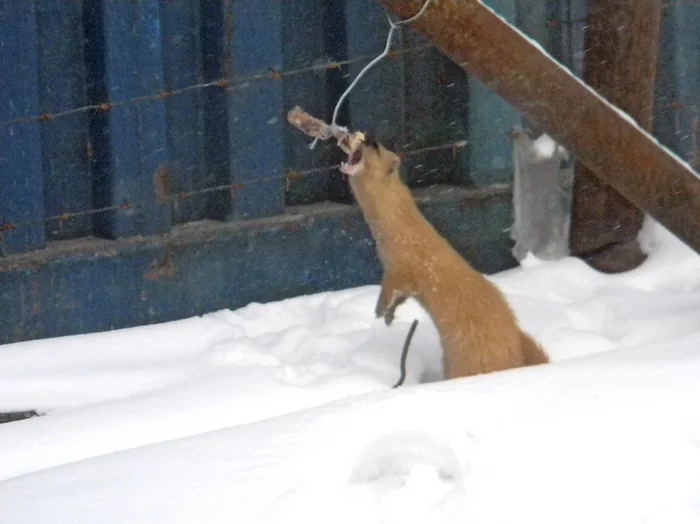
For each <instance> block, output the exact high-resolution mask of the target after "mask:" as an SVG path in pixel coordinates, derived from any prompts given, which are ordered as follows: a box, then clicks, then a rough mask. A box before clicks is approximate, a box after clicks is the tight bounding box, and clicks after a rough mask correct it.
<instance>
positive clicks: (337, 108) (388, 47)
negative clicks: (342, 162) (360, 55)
mask: <svg viewBox="0 0 700 524" xmlns="http://www.w3.org/2000/svg"><path fill="white" fill-rule="evenodd" d="M432 1H433V0H425V3H424V4H423V7H421V9H420V11H418V13H416V14H415V15H413V16H412V17H411V18H407V19H406V20H401V21H399V22H394V21H393V20H392V19H391V17H390V16H389V14H388V13H387V15H386V17H387V20H388V21H389V34H388V35H387V37H386V45H385V46H384V51H382V53H381V54H380V55H379V56H377V57H375V58H374V59H373V60H372V61H371V62H370V63H369V64H367V65H366V66H365V67H363V68H362V71H360V72H359V73H358V74H357V76H356V77H355V79H354V80H353V81H352V83H351V84H350V85H349V86H348V88H347V89H346V90H345V92H344V93H343V94H342V95H340V98H339V99H338V102H337V103H336V104H335V109H334V110H333V119H332V120H331V123H330V127H331V129H337V128H338V124H337V123H336V120H337V118H338V113H339V112H340V107H341V106H342V105H343V102H344V101H345V99H346V98H347V97H348V95H349V94H350V92H351V91H352V90H353V89H354V88H355V86H356V85H357V83H358V82H359V80H360V79H361V78H362V77H363V76H364V75H365V73H366V72H367V71H369V70H370V69H372V68H373V67H374V66H375V65H376V64H378V63H379V62H380V61H381V60H382V59H383V58H385V57H386V56H388V55H389V51H391V44H392V43H393V41H394V32H395V31H396V30H397V29H398V28H399V27H401V26H402V25H404V24H410V23H412V22H415V21H416V20H418V19H419V18H420V17H421V16H423V15H424V14H425V12H426V11H427V10H428V6H429V5H430V2H432ZM317 143H318V138H315V139H314V141H313V142H312V143H311V145H310V146H309V149H313V148H315V147H316V144H317Z"/></svg>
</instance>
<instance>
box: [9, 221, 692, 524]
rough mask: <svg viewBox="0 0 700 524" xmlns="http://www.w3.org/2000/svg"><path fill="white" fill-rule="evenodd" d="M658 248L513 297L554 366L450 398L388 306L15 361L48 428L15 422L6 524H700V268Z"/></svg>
mask: <svg viewBox="0 0 700 524" xmlns="http://www.w3.org/2000/svg"><path fill="white" fill-rule="evenodd" d="M643 240H644V244H645V248H646V249H647V250H648V251H649V252H650V253H651V256H650V258H649V260H648V261H647V262H646V263H645V264H644V265H643V266H642V267H641V268H639V269H637V270H635V271H632V272H630V273H627V274H624V275H617V276H606V275H600V274H597V273H595V272H593V271H592V270H590V269H589V268H587V267H586V266H585V265H584V264H583V263H582V262H580V261H577V260H575V259H564V260H560V261H557V262H551V263H540V262H539V261H537V260H533V259H526V260H525V262H524V264H523V267H522V268H519V269H516V270H512V271H509V272H505V273H501V274H499V275H496V276H494V277H493V280H494V281H495V282H496V283H497V284H498V285H499V286H500V287H501V288H502V289H503V290H504V291H505V292H506V294H507V295H508V298H509V299H510V301H511V303H512V304H513V307H514V308H515V309H516V311H517V313H518V315H519V317H520V319H521V323H522V325H523V326H524V327H525V328H526V329H527V330H528V331H530V332H531V333H532V334H533V335H534V336H535V337H536V338H537V339H539V340H540V341H541V342H542V343H543V344H544V345H545V347H546V349H547V350H548V351H549V353H550V354H551V355H552V357H553V359H554V361H555V362H554V363H553V364H550V365H547V366H540V367H537V368H530V369H521V370H512V371H507V372H502V373H494V374H491V375H487V376H480V377H473V378H468V379H462V380H457V381H451V382H435V381H434V380H435V379H436V377H439V374H440V371H441V370H440V358H439V350H438V344H437V338H436V334H435V331H434V329H433V327H432V325H431V324H430V322H429V321H428V320H427V318H426V316H425V314H424V313H422V312H421V311H420V309H419V308H418V307H417V306H416V305H415V304H412V303H411V304H407V305H406V306H404V308H403V309H400V310H399V312H398V316H397V320H396V321H395V323H394V325H393V326H392V327H391V328H387V327H385V326H384V324H383V323H382V322H381V321H378V320H375V319H374V318H373V315H372V311H373V307H374V301H375V297H376V293H377V288H375V287H366V288H360V289H352V290H347V291H343V292H339V293H328V294H320V295H314V296H309V297H303V298H298V299H293V300H288V301H284V302H279V303H274V304H267V305H257V304H253V305H250V306H248V307H246V308H243V309H241V310H238V311H220V312H218V313H215V314H211V315H207V316H205V317H203V318H192V319H188V320H184V321H180V322H173V323H169V324H162V325H158V326H151V327H145V328H136V329H129V330H123V331H115V332H110V333H103V334H94V335H87V336H76V337H69V338H64V339H54V340H46V341H37V342H28V343H22V344H15V345H6V346H0V411H8V410H21V409H38V410H40V411H44V412H46V416H44V417H40V418H34V419H30V420H26V421H22V422H15V423H10V424H4V425H0V450H2V451H1V454H0V457H1V459H0V522H1V523H2V524H5V523H8V524H45V523H71V524H74V523H81V524H83V523H85V524H87V523H110V524H111V523H114V524H117V523H119V524H122V523H130V524H136V523H160V524H170V523H174V522H188V523H202V524H212V523H218V522H221V523H223V522H226V523H252V522H256V523H287V522H290V523H291V522H296V521H298V522H300V523H303V524H311V523H327V522H333V523H345V522H347V523H353V524H359V523H363V524H369V523H375V522H376V523H379V522H387V523H389V522H391V523H393V522H396V523H402V524H406V523H412V522H421V523H428V522H430V523H451V522H455V523H457V522H459V523H470V524H485V523H489V524H491V523H518V524H521V523H537V524H549V523H552V524H562V523H566V524H574V523H582V524H583V523H585V524H591V523H596V524H601V523H610V524H626V523H635V524H676V523H678V524H685V523H691V522H696V523H697V522H700V257H697V256H696V255H694V254H693V253H692V252H690V251H689V250H688V249H687V248H686V247H684V246H683V245H681V244H680V243H679V242H678V241H676V240H675V239H673V238H672V237H670V236H669V235H668V233H666V232H665V231H664V230H662V229H661V228H660V227H658V226H653V227H650V228H648V229H647V230H646V231H645V232H644V234H643ZM416 317H417V318H419V319H420V320H421V323H420V324H419V326H418V330H417V332H416V336H415V337H414V340H413V344H412V346H411V351H410V354H409V359H408V371H409V377H408V381H407V385H406V386H405V387H403V388H401V389H399V390H392V389H390V386H391V384H393V383H394V382H395V381H396V379H397V377H398V361H399V353H400V350H401V346H402V343H403V339H404V337H405V334H406V332H407V330H408V327H409V324H410V322H411V321H412V320H413V318H416ZM419 381H422V382H426V381H433V382H432V383H424V384H422V385H417V383H418V382H419Z"/></svg>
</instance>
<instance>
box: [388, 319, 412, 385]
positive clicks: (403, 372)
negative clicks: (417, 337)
mask: <svg viewBox="0 0 700 524" xmlns="http://www.w3.org/2000/svg"><path fill="white" fill-rule="evenodd" d="M417 327H418V319H416V320H414V321H413V322H412V323H411V329H409V330H408V335H406V341H405V342H404V343H403V349H402V350H401V377H399V381H398V382H397V383H396V384H394V385H393V386H392V387H394V388H398V387H399V386H400V385H401V384H403V381H404V380H406V357H408V346H410V345H411V339H412V338H413V333H415V331H416V328H417Z"/></svg>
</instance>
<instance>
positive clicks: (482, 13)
mask: <svg viewBox="0 0 700 524" xmlns="http://www.w3.org/2000/svg"><path fill="white" fill-rule="evenodd" d="M379 2H380V3H381V4H382V5H383V6H384V7H385V8H387V9H388V10H389V11H390V12H392V13H394V14H396V15H398V17H400V18H402V19H406V18H409V17H411V16H413V15H414V14H415V13H417V12H418V10H419V9H420V8H421V6H422V4H423V0H379ZM411 27H412V28H413V29H414V30H416V31H418V32H419V33H421V34H423V35H424V36H426V37H427V38H429V39H430V40H431V41H432V42H433V44H434V45H435V46H436V47H437V48H439V49H440V50H441V51H442V52H444V53H445V54H446V55H447V56H448V57H450V58H451V59H452V60H453V61H454V62H456V63H457V64H459V65H460V66H461V67H463V68H464V69H465V70H466V71H467V72H468V73H470V74H472V75H474V76H476V77H478V78H479V79H480V80H481V81H482V82H483V83H485V84H486V85H487V86H488V87H489V88H490V89H492V90H493V91H494V92H495V93H497V94H498V95H500V96H501V97H503V98H504V99H505V100H506V101H508V102H509V103H510V104H511V105H513V106H514V107H515V108H517V109H518V110H519V111H520V112H522V113H523V114H524V115H525V116H527V117H528V118H530V119H531V120H532V121H533V122H534V123H536V124H537V125H538V126H539V127H541V128H542V129H544V130H545V131H546V132H547V134H549V135H550V136H551V137H552V138H554V139H555V140H557V141H558V142H559V143H561V144H562V145H564V146H565V147H566V148H567V149H569V151H571V152H572V153H573V154H575V155H576V156H577V157H578V159H580V161H581V162H582V163H583V164H584V165H586V167H588V168H589V169H590V170H591V171H592V172H593V173H595V175H596V176H597V177H598V178H600V179H601V180H603V181H604V182H606V183H609V184H610V186H611V187H612V188H614V189H615V190H616V191H618V192H619V193H620V194H621V195H623V196H624V197H625V198H626V199H627V200H629V201H630V202H632V203H633V204H634V205H636V206H637V207H639V208H640V209H642V210H644V211H646V212H647V213H649V214H650V215H651V216H652V217H654V218H655V219H656V220H658V221H659V222H660V223H661V224H663V225H664V226H665V227H666V228H667V229H669V230H670V231H671V232H673V233H674V234H675V235H676V236H678V237H679V238H680V239H681V240H683V241H684V242H686V243H687V244H688V245H690V246H691V247H692V248H693V249H694V250H695V251H697V252H700V219H699V217H700V177H699V176H698V174H697V173H696V172H695V171H694V170H693V169H692V168H691V167H690V166H689V165H688V164H687V163H685V162H683V161H682V160H680V159H679V158H678V157H676V156H675V155H673V154H672V153H671V152H670V151H669V150H668V149H666V148H664V147H663V146H661V145H660V144H659V143H658V141H657V140H656V139H655V138H653V137H652V136H651V135H650V134H649V133H647V132H646V131H644V130H643V129H642V128H640V127H639V126H638V125H637V124H636V123H635V122H634V120H632V118H630V117H629V116H627V115H626V114H624V113H622V112H621V111H619V110H618V109H617V108H616V107H615V106H613V105H612V104H610V103H608V102H607V101H605V99H603V98H602V97H601V96H600V95H598V94H597V93H596V92H595V91H594V90H592V89H591V88H589V87H588V86H586V85H585V84H583V83H582V82H581V81H580V80H578V79H577V78H576V77H574V76H573V75H571V74H570V73H569V72H568V71H567V70H566V69H565V68H564V67H563V66H561V65H560V64H558V63H557V62H556V61H555V60H554V59H553V58H551V57H550V56H549V55H548V54H547V53H545V52H544V51H543V50H542V49H541V47H540V46H538V45H537V44H536V43H534V42H532V41H531V40H530V39H528V38H527V37H526V36H525V35H523V34H522V33H521V32H520V31H518V30H517V29H515V28H514V27H513V26H511V25H510V24H508V23H507V22H505V21H504V20H503V19H502V18H501V17H499V16H498V15H497V14H496V13H495V12H493V11H492V10H491V9H489V8H488V7H486V6H485V5H483V4H482V3H481V2H480V1H479V0H437V1H434V2H433V3H432V4H431V6H430V7H429V8H428V10H427V12H426V13H425V16H422V17H421V18H419V19H418V20H416V21H415V22H413V23H412V24H411Z"/></svg>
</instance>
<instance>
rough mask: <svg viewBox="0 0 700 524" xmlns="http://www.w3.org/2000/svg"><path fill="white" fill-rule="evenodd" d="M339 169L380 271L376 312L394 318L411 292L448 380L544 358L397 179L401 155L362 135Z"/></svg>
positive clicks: (497, 296)
mask: <svg viewBox="0 0 700 524" xmlns="http://www.w3.org/2000/svg"><path fill="white" fill-rule="evenodd" d="M362 138H364V140H362V141H360V143H359V145H357V147H356V148H353V150H352V151H350V152H349V158H348V162H347V163H344V164H343V165H342V167H341V171H342V172H343V173H346V174H347V175H348V179H349V182H350V187H351V188H352V191H353V194H354V195H355V198H356V200H357V202H358V204H359V205H360V208H361V210H362V213H363V215H364V217H365V221H366V222H367V224H368V225H369V228H370V231H371V232H372V236H373V237H374V239H375V242H376V245H377V251H378V255H379V259H380V261H381V264H382V268H383V270H384V274H383V278H382V286H381V292H380V294H379V299H378V300H377V305H376V310H375V313H376V315H377V317H384V320H385V322H386V324H387V325H389V324H391V322H392V321H393V318H394V312H395V311H396V308H397V307H398V306H399V305H401V304H402V303H403V302H404V301H405V300H406V299H407V298H409V297H413V298H415V299H416V300H417V301H418V302H419V303H420V304H421V305H422V306H423V308H424V309H425V310H426V311H427V312H428V314H429V315H430V317H431V318H432V320H433V322H434V323H435V326H436V327H437V330H438V333H439V334H440V341H441V345H442V350H443V355H444V356H443V358H444V365H445V373H446V376H447V378H448V379H452V378H457V377H466V376H470V375H477V374H480V373H489V372H493V371H500V370H504V369H510V368H517V367H522V366H529V365H535V364H544V363H547V362H549V358H548V357H547V355H546V354H545V353H544V351H543V350H542V349H541V348H540V347H539V346H538V345H537V344H536V343H535V341H534V340H533V339H532V338H531V337H530V336H529V335H528V334H527V333H525V332H523V331H522V330H521V329H520V327H519V326H518V323H517V320H516V318H515V315H514V314H513V311H512V310H511V308H510V307H509V305H508V303H507V302H506V299H505V297H504V296H503V294H502V293H501V291H500V290H499V289H498V288H497V287H496V286H495V285H494V284H493V283H491V282H490V281H489V280H487V279H486V278H485V277H484V275H482V274H481V273H479V272H478V271H476V270H475V269H474V268H472V267H471V265H469V264H468V263H467V261H466V260H464V258H462V256H460V255H459V253H457V251H455V249H454V248H453V247H452V246H451V245H450V244H449V242H447V240H445V239H444V238H443V237H442V236H441V235H440V234H439V233H438V232H437V231H436V230H435V229H434V228H433V226H432V225H431V224H430V223H429V222H428V221H427V220H426V219H425V217H424V216H423V215H422V213H421V212H420V210H419V209H418V206H417V205H416V203H415V201H414V200H413V195H412V194H411V192H410V190H409V189H408V187H407V186H406V185H405V184H404V183H403V182H402V180H401V178H400V173H399V171H400V167H401V161H400V159H399V157H398V156H397V155H396V154H395V153H394V152H392V151H390V150H388V149H386V148H384V147H383V146H382V145H381V144H379V143H377V141H376V139H374V138H373V137H371V136H367V137H364V136H362Z"/></svg>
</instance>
